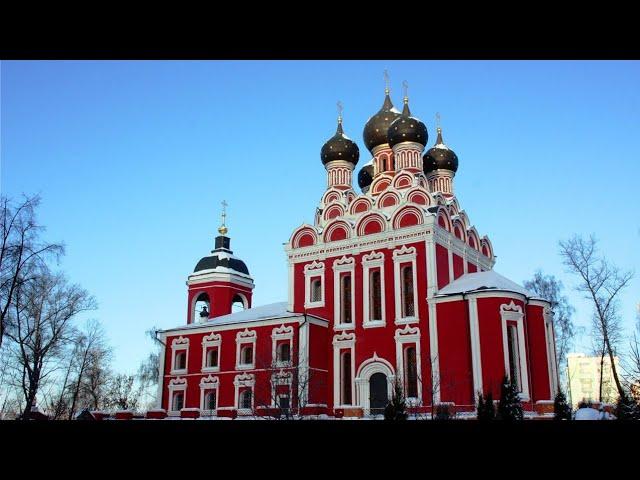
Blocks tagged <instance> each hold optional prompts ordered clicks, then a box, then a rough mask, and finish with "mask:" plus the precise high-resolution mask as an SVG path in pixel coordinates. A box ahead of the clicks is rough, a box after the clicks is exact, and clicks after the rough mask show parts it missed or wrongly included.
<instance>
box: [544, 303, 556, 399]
mask: <svg viewBox="0 0 640 480" xmlns="http://www.w3.org/2000/svg"><path fill="white" fill-rule="evenodd" d="M542 315H543V318H544V339H545V344H546V347H547V348H546V350H547V366H548V370H549V387H550V388H549V390H550V392H551V398H555V396H556V394H557V393H558V360H557V358H558V357H557V356H556V340H555V331H554V322H553V315H554V314H553V311H552V310H551V309H550V308H548V307H544V310H543V313H542Z"/></svg>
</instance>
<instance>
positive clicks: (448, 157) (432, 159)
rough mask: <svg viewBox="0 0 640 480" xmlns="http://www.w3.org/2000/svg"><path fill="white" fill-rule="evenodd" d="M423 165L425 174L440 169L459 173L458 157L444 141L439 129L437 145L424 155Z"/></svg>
mask: <svg viewBox="0 0 640 480" xmlns="http://www.w3.org/2000/svg"><path fill="white" fill-rule="evenodd" d="M422 164H423V168H424V171H425V173H429V172H432V171H433V170H439V169H446V170H451V171H452V172H456V171H458V156H457V155H456V154H455V152H454V151H453V150H451V149H450V148H449V147H447V146H446V145H445V144H444V142H443V141H442V129H441V128H439V127H438V138H437V139H436V144H435V145H434V146H433V147H431V148H430V149H429V150H427V152H426V153H425V154H424V156H423V157H422Z"/></svg>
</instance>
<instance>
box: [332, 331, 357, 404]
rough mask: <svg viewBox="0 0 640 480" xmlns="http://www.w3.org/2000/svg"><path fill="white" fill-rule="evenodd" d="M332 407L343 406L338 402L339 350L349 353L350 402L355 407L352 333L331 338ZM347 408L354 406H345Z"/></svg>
mask: <svg viewBox="0 0 640 480" xmlns="http://www.w3.org/2000/svg"><path fill="white" fill-rule="evenodd" d="M332 343H333V405H334V408H339V407H340V406H343V405H342V404H341V402H340V397H341V390H342V382H341V381H340V373H341V370H342V364H341V361H340V353H341V350H349V352H350V353H351V401H352V402H353V403H354V404H355V405H357V404H356V403H355V402H356V399H355V398H354V395H355V394H356V392H355V376H354V372H355V365H356V363H355V362H356V359H355V343H356V334H355V333H354V332H342V333H340V334H338V335H334V336H333V342H332ZM347 406H349V407H351V406H354V405H347Z"/></svg>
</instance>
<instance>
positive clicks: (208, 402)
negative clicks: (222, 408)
mask: <svg viewBox="0 0 640 480" xmlns="http://www.w3.org/2000/svg"><path fill="white" fill-rule="evenodd" d="M216 403H217V399H216V391H215V390H211V391H210V392H208V393H207V395H206V396H205V397H204V408H205V410H215V409H216Z"/></svg>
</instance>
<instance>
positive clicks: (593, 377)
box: [567, 353, 620, 408]
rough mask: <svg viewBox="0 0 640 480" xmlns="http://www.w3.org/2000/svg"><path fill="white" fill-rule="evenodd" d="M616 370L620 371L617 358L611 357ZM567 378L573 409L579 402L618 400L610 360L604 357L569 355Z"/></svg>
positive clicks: (579, 354) (582, 354) (610, 401)
mask: <svg viewBox="0 0 640 480" xmlns="http://www.w3.org/2000/svg"><path fill="white" fill-rule="evenodd" d="M613 358H614V361H615V364H616V370H617V371H620V362H619V359H618V357H613ZM567 363H568V365H567V378H568V382H569V397H570V399H571V404H572V406H573V407H574V408H575V407H576V406H577V405H578V403H579V402H581V401H594V402H597V401H600V400H602V402H605V403H612V402H615V401H616V400H617V398H618V391H617V389H616V383H615V380H614V379H613V371H612V369H611V360H610V359H609V356H608V355H605V357H604V360H603V359H602V358H601V357H600V356H599V355H596V356H594V357H589V356H587V355H585V354H584V353H570V354H568V355H567ZM601 364H602V399H601V398H600V378H601V376H600V366H601Z"/></svg>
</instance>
